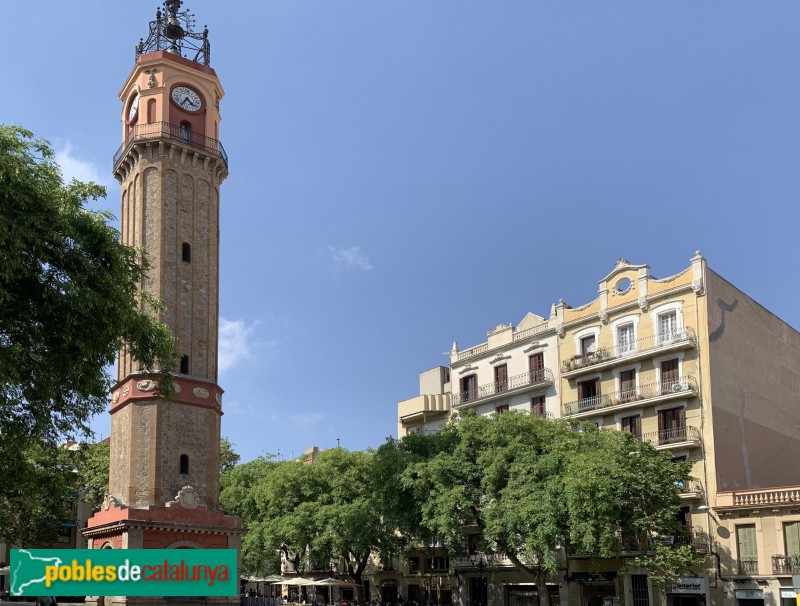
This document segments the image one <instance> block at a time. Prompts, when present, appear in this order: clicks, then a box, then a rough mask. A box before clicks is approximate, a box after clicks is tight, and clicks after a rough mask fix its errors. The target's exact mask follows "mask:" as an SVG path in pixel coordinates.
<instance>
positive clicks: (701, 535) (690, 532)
mask: <svg viewBox="0 0 800 606" xmlns="http://www.w3.org/2000/svg"><path fill="white" fill-rule="evenodd" d="M675 545H690V546H692V547H694V548H695V549H696V550H697V551H699V552H700V553H707V552H708V545H709V538H708V533H707V532H705V531H704V530H700V529H697V528H686V529H685V530H684V531H683V532H681V533H679V534H677V535H675Z"/></svg>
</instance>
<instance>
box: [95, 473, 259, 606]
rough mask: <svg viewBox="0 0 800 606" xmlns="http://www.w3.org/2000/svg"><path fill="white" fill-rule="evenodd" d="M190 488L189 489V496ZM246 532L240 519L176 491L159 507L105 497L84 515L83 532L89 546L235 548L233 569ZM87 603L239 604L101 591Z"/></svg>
mask: <svg viewBox="0 0 800 606" xmlns="http://www.w3.org/2000/svg"><path fill="white" fill-rule="evenodd" d="M187 488H189V487H187ZM193 492H194V491H192V490H191V489H190V488H189V489H188V491H187V493H188V495H189V497H190V496H191V494H192V493H193ZM181 493H184V491H181ZM245 532H246V530H245V529H243V528H242V520H241V518H235V517H231V516H226V515H225V514H224V513H222V512H219V511H208V510H207V509H205V508H204V507H202V506H199V507H198V506H196V505H195V504H194V502H193V501H192V499H191V498H188V497H187V498H186V499H185V500H184V499H183V498H182V496H181V494H179V498H178V499H176V501H175V502H173V503H169V504H168V505H167V506H163V507H161V506H155V505H150V506H148V507H135V508H134V507H131V508H129V507H125V506H124V505H120V504H117V503H116V502H110V500H109V499H106V502H105V503H104V504H103V508H102V509H101V511H99V512H98V513H96V514H95V515H94V517H92V518H90V519H89V522H88V523H87V526H86V529H85V530H84V531H83V535H84V536H85V537H86V539H87V541H88V544H89V549H235V550H236V553H237V573H238V571H239V569H240V563H241V546H242V535H243V534H244V533H245ZM237 587H238V582H237ZM86 603H87V604H92V605H94V606H204V605H208V606H233V605H235V604H236V605H238V604H239V596H238V595H237V596H231V597H125V596H113V597H112V596H106V597H90V598H87V599H86Z"/></svg>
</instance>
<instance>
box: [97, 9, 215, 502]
mask: <svg viewBox="0 0 800 606" xmlns="http://www.w3.org/2000/svg"><path fill="white" fill-rule="evenodd" d="M164 4H165V7H164V12H161V10H159V12H158V14H157V18H156V21H155V22H154V23H155V28H156V30H155V36H156V37H155V38H153V35H154V31H153V27H154V26H153V24H152V23H151V38H150V39H149V40H148V43H147V44H145V43H144V41H142V43H140V45H139V47H138V48H137V54H138V58H137V61H136V64H135V66H134V68H133V70H132V71H131V73H130V75H129V76H128V78H127V80H126V81H125V83H124V84H123V86H122V89H121V90H120V92H119V97H120V99H121V101H122V105H123V108H122V116H121V118H122V140H123V143H122V146H121V147H120V149H119V151H118V152H117V154H116V156H115V157H114V175H115V176H116V178H117V180H118V181H119V182H120V184H121V186H122V211H121V216H120V221H121V232H122V239H123V242H124V243H125V244H127V245H129V246H137V247H141V248H143V249H144V250H145V251H146V252H147V255H148V258H149V261H150V264H151V267H150V269H149V271H148V272H147V273H146V277H145V281H144V284H143V287H144V290H146V291H148V292H150V293H152V294H153V295H155V296H156V297H157V298H158V299H160V300H161V301H162V302H163V304H164V306H165V309H164V311H163V312H162V314H161V320H162V321H163V322H164V323H165V324H167V325H168V326H169V327H170V328H171V330H172V333H173V335H174V336H175V338H176V341H177V349H178V352H179V355H180V362H179V364H178V365H177V366H176V367H175V368H172V369H164V370H168V371H170V372H171V373H172V374H173V381H174V385H175V387H176V393H175V394H174V395H172V396H171V397H170V398H169V399H168V400H167V399H163V398H158V397H156V395H155V388H156V387H157V382H158V377H157V376H154V375H152V374H147V373H145V372H144V369H143V368H142V367H141V366H140V365H139V363H138V361H137V360H135V359H133V358H132V357H131V356H130V355H128V354H127V352H121V354H120V361H119V368H118V376H117V379H118V381H119V383H118V387H117V389H115V391H114V393H113V395H112V407H111V415H112V424H111V425H112V426H111V432H112V439H111V470H110V486H109V489H110V494H111V495H112V496H113V497H116V498H117V499H118V500H119V501H121V502H122V503H123V504H124V505H126V506H130V507H142V506H149V505H160V506H163V505H164V503H166V502H168V501H170V500H171V499H174V498H175V495H176V494H177V493H178V491H179V490H181V489H182V488H183V487H184V486H191V487H192V488H193V489H194V490H195V491H196V495H197V498H198V499H199V502H200V503H201V504H203V505H204V506H206V507H207V509H208V510H209V511H214V510H216V508H217V504H218V495H219V439H220V417H221V415H222V408H221V400H222V390H221V389H220V387H219V386H218V385H217V332H218V327H217V325H218V315H219V314H218V309H219V211H220V208H219V201H220V185H221V183H222V181H223V180H224V179H225V178H226V177H227V175H228V159H227V156H226V154H225V151H224V149H223V147H222V144H221V143H220V142H219V124H220V120H221V117H220V112H219V105H220V99H222V97H223V95H224V92H223V90H222V86H221V84H220V81H219V79H218V78H217V75H216V73H215V71H214V70H213V69H212V68H211V67H210V66H209V65H208V60H207V59H208V52H209V50H210V47H209V45H208V35H207V30H206V31H204V32H203V33H202V34H198V35H197V37H198V38H199V39H200V40H201V42H200V43H199V46H200V50H199V52H198V53H197V56H196V57H195V59H190V58H187V57H184V56H183V54H184V51H185V48H184V47H185V45H186V44H187V42H188V39H187V36H188V35H189V26H190V25H191V22H190V21H189V19H190V16H188V17H187V22H186V23H185V24H184V23H183V22H182V21H181V17H182V14H181V13H180V12H179V11H180V4H181V3H180V2H176V1H168V2H165V3H164ZM186 14H187V15H188V13H186ZM184 25H185V26H186V27H184ZM201 59H204V60H201Z"/></svg>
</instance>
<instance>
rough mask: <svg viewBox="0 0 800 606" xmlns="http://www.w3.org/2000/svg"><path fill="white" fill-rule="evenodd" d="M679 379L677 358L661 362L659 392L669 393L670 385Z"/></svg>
mask: <svg viewBox="0 0 800 606" xmlns="http://www.w3.org/2000/svg"><path fill="white" fill-rule="evenodd" d="M678 381H680V376H679V375H678V358H675V359H674V360H667V361H666V362H662V363H661V393H669V392H670V391H671V390H672V386H673V385H675V383H677V382H678Z"/></svg>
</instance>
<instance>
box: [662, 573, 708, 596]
mask: <svg viewBox="0 0 800 606" xmlns="http://www.w3.org/2000/svg"><path fill="white" fill-rule="evenodd" d="M667 593H693V594H703V595H705V593H706V579H705V577H678V578H677V579H675V580H674V581H672V583H670V584H669V585H667Z"/></svg>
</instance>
